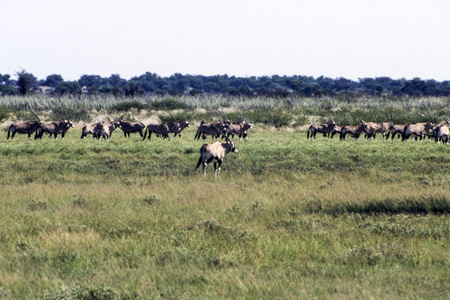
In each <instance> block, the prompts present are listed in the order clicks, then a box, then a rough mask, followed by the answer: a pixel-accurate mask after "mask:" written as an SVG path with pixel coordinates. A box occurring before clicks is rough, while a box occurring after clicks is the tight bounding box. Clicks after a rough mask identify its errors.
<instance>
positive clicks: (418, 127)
mask: <svg viewBox="0 0 450 300" xmlns="http://www.w3.org/2000/svg"><path fill="white" fill-rule="evenodd" d="M435 126H436V125H433V124H431V123H430V122H427V123H414V124H407V125H405V128H404V131H403V138H402V141H408V139H409V138H410V137H411V136H415V137H416V139H417V137H419V138H420V141H422V140H423V137H424V136H425V135H431V132H432V130H433V128H434V127H435Z"/></svg>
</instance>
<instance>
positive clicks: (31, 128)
mask: <svg viewBox="0 0 450 300" xmlns="http://www.w3.org/2000/svg"><path fill="white" fill-rule="evenodd" d="M31 113H32V114H33V115H35V116H36V118H37V119H38V120H37V121H27V122H23V123H12V124H11V125H10V126H9V128H8V136H7V137H6V139H9V137H11V139H14V136H15V135H16V133H18V134H28V138H30V137H31V135H32V134H33V133H35V132H36V130H37V129H38V127H39V125H40V124H41V120H40V119H39V117H38V116H37V115H36V114H35V113H34V112H31Z"/></svg>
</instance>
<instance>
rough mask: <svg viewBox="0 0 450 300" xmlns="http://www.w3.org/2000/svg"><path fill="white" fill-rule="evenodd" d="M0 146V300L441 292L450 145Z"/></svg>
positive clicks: (271, 138)
mask: <svg viewBox="0 0 450 300" xmlns="http://www.w3.org/2000/svg"><path fill="white" fill-rule="evenodd" d="M193 127H194V128H190V129H189V130H188V131H187V132H186V133H185V134H184V135H183V136H184V139H183V140H180V139H178V138H177V139H171V140H170V141H169V142H167V141H163V140H162V139H156V138H155V139H152V141H150V142H149V141H141V140H140V139H139V137H138V136H137V135H134V136H132V138H131V139H125V138H124V137H123V135H122V134H121V132H115V133H114V134H113V137H112V141H111V142H97V141H94V140H91V139H87V140H79V130H70V131H69V132H68V134H67V138H66V139H65V140H59V139H58V140H48V139H43V140H42V141H34V140H30V141H29V140H28V139H27V138H26V137H24V136H16V138H15V139H14V140H12V141H11V140H8V141H7V140H6V139H2V140H1V141H0V187H1V193H0V298H5V299H20V298H28V299H29V298H31V299H33V298H44V299H73V298H75V299H134V298H138V299H148V298H172V299H179V298H185V299H192V298H210V299H211V298H213V299H216V298H222V299H224V298H227V299H229V298H269V299H273V298H282V299H298V298H328V299H329V298H346V299H361V298H375V299H386V298H429V299H439V298H441V299H443V298H446V297H448V296H447V294H448V290H449V289H450V284H449V280H448V279H449V278H450V267H449V263H450V255H449V254H450V247H449V243H448V241H449V238H450V221H449V211H450V199H449V197H448V182H449V179H450V173H449V171H448V170H449V164H450V159H449V152H450V148H448V147H446V146H443V145H436V144H435V143H434V142H431V141H428V140H427V141H424V142H423V143H416V142H408V143H402V142H400V141H393V142H391V141H381V140H377V141H365V140H360V141H358V142H355V141H353V140H348V141H345V142H341V141H339V140H338V139H333V140H326V139H322V138H319V139H317V140H315V141H307V140H306V134H305V133H304V132H280V131H271V130H261V129H258V128H256V129H255V130H254V131H253V132H250V133H249V141H248V142H244V141H238V140H237V141H235V143H236V146H237V148H238V149H239V153H237V154H234V153H233V154H229V155H227V157H226V159H225V162H224V165H223V168H222V174H221V176H220V177H219V178H215V177H214V174H213V170H212V169H213V168H212V166H210V167H209V168H208V174H207V177H206V178H204V177H203V175H202V174H201V171H200V170H197V171H195V172H194V171H193V169H194V167H195V164H196V162H197V159H198V155H199V154H198V150H199V148H200V146H201V145H202V144H203V142H201V141H194V140H193V139H192V138H193V136H194V133H195V126H193Z"/></svg>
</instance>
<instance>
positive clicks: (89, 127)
mask: <svg viewBox="0 0 450 300" xmlns="http://www.w3.org/2000/svg"><path fill="white" fill-rule="evenodd" d="M98 124H101V122H97V123H91V124H88V125H84V126H83V128H82V129H81V139H85V138H86V136H87V135H88V134H92V135H94V130H95V128H96V127H97V125H98ZM94 138H95V135H94Z"/></svg>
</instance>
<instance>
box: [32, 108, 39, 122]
mask: <svg viewBox="0 0 450 300" xmlns="http://www.w3.org/2000/svg"><path fill="white" fill-rule="evenodd" d="M30 111H31V113H32V114H33V115H34V116H35V117H36V118H37V119H38V121H39V122H41V119H39V117H38V116H37V115H36V114H35V113H34V111H33V110H30Z"/></svg>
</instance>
